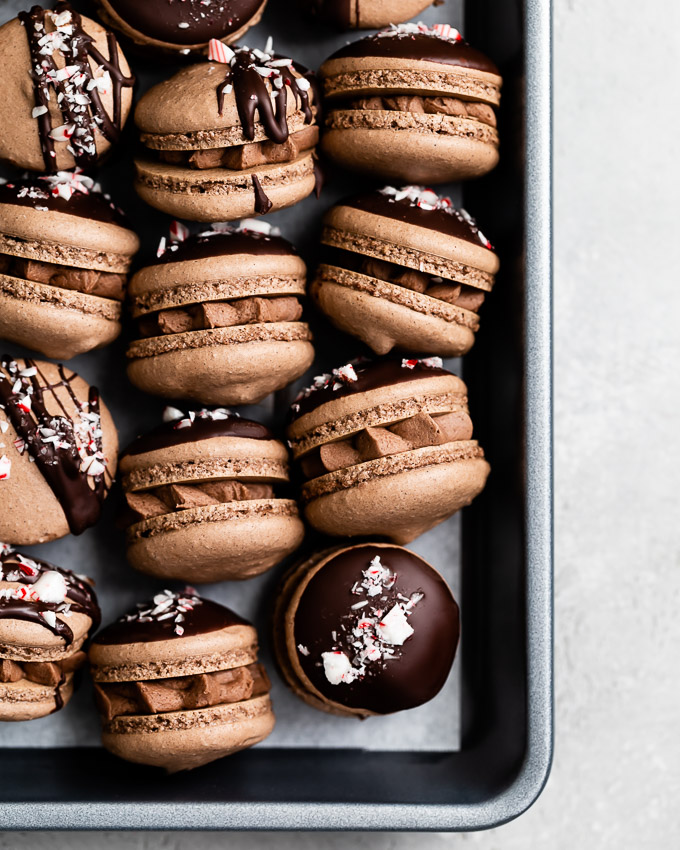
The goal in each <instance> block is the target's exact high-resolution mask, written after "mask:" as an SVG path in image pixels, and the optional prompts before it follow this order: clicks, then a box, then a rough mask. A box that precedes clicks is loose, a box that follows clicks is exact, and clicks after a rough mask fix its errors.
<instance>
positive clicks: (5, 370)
mask: <svg viewBox="0 0 680 850" xmlns="http://www.w3.org/2000/svg"><path fill="white" fill-rule="evenodd" d="M23 362H24V364H25V368H24V369H20V368H19V365H18V364H17V363H16V362H15V361H14V360H13V359H12V358H11V357H10V356H9V355H5V356H4V357H3V358H2V361H1V362H0V406H2V408H4V411H5V413H6V415H7V416H8V418H9V420H10V421H11V423H12V425H13V426H14V430H15V431H16V433H17V436H18V437H19V438H20V439H21V440H23V446H22V447H17V450H19V451H23V450H24V449H25V450H27V451H28V452H29V453H30V455H31V456H32V457H33V459H34V461H35V463H36V464H37V466H38V468H39V470H40V472H41V473H42V475H43V477H44V478H45V480H46V481H47V483H48V484H49V486H50V488H51V489H52V492H53V493H54V495H55V496H56V497H57V499H58V500H59V503H60V505H61V507H62V509H63V511H64V514H65V515H66V520H67V522H68V525H69V528H70V530H71V532H72V533H73V534H81V533H82V532H83V531H85V529H86V528H89V527H90V526H91V525H94V524H95V523H96V522H97V520H98V519H99V517H100V514H101V507H102V502H103V501H104V498H105V496H106V493H107V490H108V486H107V483H106V480H105V475H106V471H105V459H104V457H103V452H102V433H101V427H100V421H99V391H98V390H97V388H96V387H90V389H89V395H88V401H87V403H85V404H84V403H82V402H81V401H80V400H79V399H78V397H77V396H76V394H75V392H74V391H73V388H72V386H71V382H72V381H73V379H74V378H76V377H77V375H76V373H75V372H71V373H70V375H67V374H66V370H65V369H64V366H63V365H62V364H58V366H57V367H56V368H57V369H58V374H59V380H58V381H57V382H56V383H54V384H51V383H50V382H49V381H48V379H47V378H46V377H45V375H44V374H43V372H41V370H40V368H39V367H38V365H37V363H36V362H35V361H33V360H29V359H25V360H24V361H23ZM26 370H28V371H29V372H33V370H35V371H34V372H33V374H30V375H28V376H22V375H21V374H20V372H21V371H26ZM58 388H62V389H63V390H64V391H65V392H66V393H67V394H68V396H69V397H70V399H71V402H72V403H73V407H74V408H75V411H76V414H75V415H77V416H79V417H80V418H81V423H80V425H81V427H84V428H85V429H86V430H87V443H88V445H87V446H83V438H82V436H80V437H79V435H77V434H76V423H75V422H74V419H73V418H72V414H71V413H69V411H68V410H67V408H66V407H65V405H64V403H63V401H62V399H61V398H60V397H59V395H58V394H57V392H56V390H57V389H58ZM48 393H49V394H50V395H51V397H52V399H53V401H54V403H55V405H56V407H58V408H59V409H60V411H61V413H57V414H54V413H51V412H50V411H49V410H48V408H47V402H46V397H47V394H48ZM79 411H81V413H78V412H79ZM83 417H89V422H88V420H87V419H85V418H83ZM93 425H94V426H95V427H92V426H93ZM81 451H83V452H84V455H85V456H84V457H83V456H81ZM95 463H96V464H99V466H98V467H94V469H95V470H96V469H98V468H99V467H101V471H100V472H98V473H96V472H95V474H92V472H93V468H92V464H95ZM88 469H89V472H88Z"/></svg>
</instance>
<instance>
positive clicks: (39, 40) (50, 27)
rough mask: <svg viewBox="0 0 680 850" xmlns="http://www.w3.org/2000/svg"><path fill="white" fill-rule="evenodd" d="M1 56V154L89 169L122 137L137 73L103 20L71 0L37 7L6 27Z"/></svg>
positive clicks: (34, 166)
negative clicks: (48, 7) (88, 14)
mask: <svg viewBox="0 0 680 850" xmlns="http://www.w3.org/2000/svg"><path fill="white" fill-rule="evenodd" d="M0 56H1V57H2V62H3V97H2V99H0V124H1V125H2V127H3V133H2V137H1V138H0V159H1V160H5V161H7V162H10V163H12V164H13V165H15V166H16V167H18V168H28V169H30V170H31V171H48V172H56V171H59V170H66V169H70V168H73V167H74V166H76V165H80V166H83V167H88V166H91V165H93V164H94V163H95V162H96V161H97V160H98V158H99V157H100V156H101V155H102V154H103V153H105V152H106V151H107V150H108V148H109V147H110V146H111V144H114V143H116V142H117V141H118V139H119V136H120V132H121V130H122V128H123V125H124V124H125V120H126V118H127V115H128V113H129V110H130V106H131V104H132V86H133V84H134V77H133V76H132V75H131V73H130V68H129V66H128V64H127V62H126V60H125V57H124V56H123V54H122V52H121V50H120V48H119V47H118V44H117V42H116V40H115V38H114V37H113V36H112V35H111V34H110V33H109V32H107V30H105V29H104V27H102V26H101V25H100V24H98V23H96V22H95V21H93V20H91V19H90V18H86V17H83V16H81V15H79V14H78V13H77V12H76V11H75V10H74V9H73V8H72V7H71V6H70V4H68V3H59V4H58V5H57V7H56V9H54V10H53V11H50V10H43V9H42V8H41V7H40V6H33V7H32V8H31V10H30V11H28V12H22V13H21V14H20V15H19V17H18V18H15V19H14V20H11V21H9V22H8V23H6V24H5V25H4V26H3V27H1V28H0ZM34 69H38V71H37V72H36V73H35V74H34Z"/></svg>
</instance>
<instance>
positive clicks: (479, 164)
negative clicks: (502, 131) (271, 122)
mask: <svg viewBox="0 0 680 850" xmlns="http://www.w3.org/2000/svg"><path fill="white" fill-rule="evenodd" d="M319 76H320V78H321V80H322V83H323V88H324V93H325V95H326V98H327V116H326V133H325V134H324V138H323V150H324V152H325V153H326V154H327V155H328V156H329V157H330V158H331V159H332V160H334V161H335V162H337V163H338V164H339V165H342V166H344V167H346V168H349V169H351V170H356V171H361V172H365V173H371V174H375V175H378V176H380V177H383V178H387V179H393V180H399V181H403V182H407V183H413V182H422V183H442V182H446V181H449V180H458V179H461V178H467V177H475V176H479V175H481V174H485V173H486V172H487V171H490V170H491V169H492V168H493V167H494V166H495V165H496V163H497V161H498V133H497V130H496V116H495V113H494V108H495V107H497V106H498V105H499V103H500V89H501V84H502V79H501V77H500V75H499V73H498V69H497V68H496V66H495V65H494V63H493V62H492V61H491V60H490V59H488V58H487V57H486V56H485V55H484V54H482V53H481V52H479V51H478V50H475V49H474V48H473V47H471V46H470V45H469V44H467V42H465V41H464V40H463V38H462V36H461V34H460V33H459V32H458V30H456V29H454V28H452V27H450V26H449V25H448V24H437V25H435V26H432V27H427V26H426V25H424V24H422V23H420V24H400V25H398V26H392V27H389V28H387V29H385V30H382V31H381V32H379V33H377V34H376V35H373V36H368V37H366V38H363V39H360V40H359V41H356V42H352V43H351V44H348V45H346V46H345V47H342V48H340V50H338V51H337V52H336V53H334V54H333V55H332V56H331V57H330V58H329V59H327V60H326V61H325V62H324V63H323V65H322V66H321V68H320V69H319Z"/></svg>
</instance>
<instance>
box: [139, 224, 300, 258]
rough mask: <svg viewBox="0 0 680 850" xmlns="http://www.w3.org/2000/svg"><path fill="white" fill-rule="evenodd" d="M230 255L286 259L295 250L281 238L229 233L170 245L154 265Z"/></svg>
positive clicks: (246, 232)
mask: <svg viewBox="0 0 680 850" xmlns="http://www.w3.org/2000/svg"><path fill="white" fill-rule="evenodd" d="M229 254H256V255H258V256H269V255H270V254H271V255H274V256H277V257H285V256H288V255H290V254H294V255H297V251H296V250H295V248H294V247H293V246H292V245H291V244H290V242H288V241H287V240H285V239H283V238H282V237H281V236H266V235H265V234H263V233H257V232H256V231H253V230H250V231H237V230H233V231H229V232H226V233H211V234H210V236H205V235H201V234H198V235H195V236H189V237H188V238H187V239H185V240H184V241H183V242H172V243H171V244H170V245H169V246H168V248H167V250H166V251H165V253H164V254H163V256H162V257H161V258H160V259H159V260H158V261H157V262H156V263H154V265H164V264H165V263H181V262H184V261H187V260H209V259H211V258H213V257H224V256H226V255H229Z"/></svg>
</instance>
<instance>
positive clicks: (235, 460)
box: [120, 410, 304, 583]
mask: <svg viewBox="0 0 680 850" xmlns="http://www.w3.org/2000/svg"><path fill="white" fill-rule="evenodd" d="M192 413H193V412H192ZM215 415H216V414H215V413H213V412H212V411H208V410H203V411H199V412H198V414H197V415H196V414H194V418H193V419H190V418H189V416H188V415H187V416H186V417H185V418H184V419H179V420H176V421H174V422H173V421H172V420H170V421H168V422H166V423H164V425H162V426H160V427H159V428H158V429H156V431H154V432H151V433H150V434H149V435H147V436H145V437H141V438H139V439H138V440H137V441H135V442H134V443H132V445H131V446H130V447H129V448H128V450H127V451H126V452H125V453H124V454H123V456H122V458H121V461H120V470H121V473H122V484H123V490H124V492H125V494H126V500H127V503H128V508H129V510H130V512H131V520H130V522H129V524H128V527H127V530H126V540H127V557H128V560H129V562H130V563H131V565H132V566H133V567H135V568H136V569H138V570H140V571H142V572H145V573H148V574H150V575H154V576H157V577H159V578H166V579H177V580H183V581H190V582H192V583H204V582H210V581H223V580H242V579H247V578H251V577H253V576H256V575H259V574H260V573H262V572H264V571H266V570H268V569H270V568H271V567H273V566H274V565H275V564H277V563H278V562H280V561H281V560H283V558H285V557H287V556H288V555H290V554H291V553H292V552H293V551H294V550H295V549H297V548H298V546H299V545H300V544H301V543H302V539H303V537H304V528H303V524H302V521H301V519H300V516H299V513H298V507H297V504H296V502H295V501H294V500H293V499H290V498H282V497H281V496H280V495H278V494H277V489H278V488H279V487H280V485H282V484H284V485H285V484H286V483H287V482H288V479H289V473H288V452H287V449H286V447H285V446H284V445H283V443H281V442H279V441H278V440H276V439H274V437H273V434H271V432H269V430H268V429H266V428H265V427H264V426H262V425H260V424H259V423H257V422H253V421H251V420H247V419H241V418H240V417H236V416H233V415H231V414H226V413H225V412H223V411H218V412H217V418H211V417H215ZM180 423H181V425H182V427H177V426H178V425H180Z"/></svg>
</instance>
